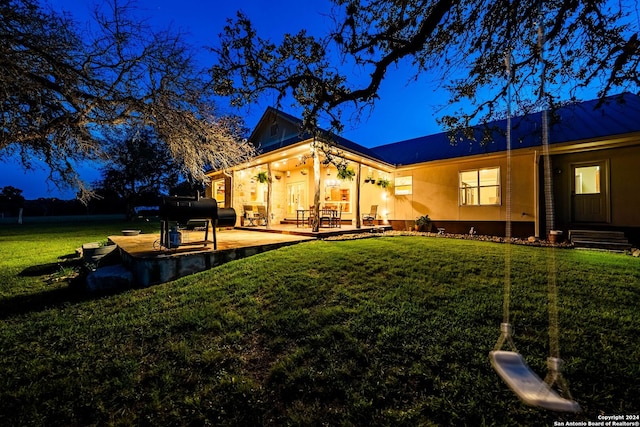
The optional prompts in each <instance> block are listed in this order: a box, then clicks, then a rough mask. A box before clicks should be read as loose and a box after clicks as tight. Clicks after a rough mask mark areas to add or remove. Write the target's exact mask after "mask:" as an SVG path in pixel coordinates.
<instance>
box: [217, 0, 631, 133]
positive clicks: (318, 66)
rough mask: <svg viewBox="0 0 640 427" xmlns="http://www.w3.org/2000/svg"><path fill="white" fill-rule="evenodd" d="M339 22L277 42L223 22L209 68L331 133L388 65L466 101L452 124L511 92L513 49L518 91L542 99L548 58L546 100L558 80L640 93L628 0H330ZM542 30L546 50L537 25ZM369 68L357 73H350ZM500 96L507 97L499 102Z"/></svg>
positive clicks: (247, 94)
mask: <svg viewBox="0 0 640 427" xmlns="http://www.w3.org/2000/svg"><path fill="white" fill-rule="evenodd" d="M333 3H334V9H333V13H332V18H333V22H334V25H333V27H332V28H330V29H329V30H328V31H327V32H326V34H325V35H324V36H322V37H312V36H309V35H308V34H307V33H306V32H305V31H304V30H302V31H300V32H299V33H297V34H286V35H284V38H283V40H282V42H281V43H279V44H275V43H273V42H272V41H270V40H267V39H263V38H261V37H260V36H259V35H258V34H257V32H256V30H255V28H254V26H253V25H252V23H251V21H250V19H249V18H248V17H247V16H246V15H244V14H242V13H238V15H237V17H236V19H235V20H229V21H228V25H227V26H226V27H225V29H224V32H223V34H222V35H221V40H220V46H219V47H218V48H217V49H215V51H216V53H217V54H218V56H219V63H218V64H217V65H215V66H213V67H212V69H211V70H210V72H211V75H212V77H213V80H214V84H215V88H216V90H217V92H218V93H219V94H222V95H227V96H230V97H231V99H232V101H233V103H234V104H236V105H246V104H250V103H252V102H255V101H256V100H257V99H258V97H260V96H261V95H262V94H264V93H266V92H275V94H276V95H277V99H278V101H279V102H280V101H282V100H284V99H286V98H287V97H292V98H293V100H294V101H295V103H297V104H299V105H300V106H301V107H302V109H303V112H302V115H303V127H304V129H303V131H309V132H315V131H316V130H317V129H318V120H319V118H320V117H328V119H329V121H330V124H331V128H332V130H336V131H340V130H341V129H342V115H343V113H344V111H345V110H346V108H348V107H352V106H353V105H355V106H356V107H357V111H359V112H362V111H363V109H365V108H366V107H371V106H373V104H374V103H375V101H376V99H377V98H378V91H379V88H380V84H381V83H382V81H383V80H384V78H385V77H386V75H387V74H388V73H389V72H390V70H391V69H392V68H394V67H411V69H412V70H413V72H414V78H415V79H419V78H421V77H422V76H426V75H428V76H434V75H437V76H438V77H437V79H438V83H439V84H440V86H441V87H444V88H447V89H448V90H449V92H450V100H449V102H450V103H451V104H458V103H459V102H460V101H464V100H470V101H472V103H473V105H474V108H473V110H472V111H467V112H466V114H456V115H455V116H448V117H444V118H442V122H443V124H445V125H446V126H448V127H450V128H464V127H467V126H468V125H469V124H470V123H471V122H472V121H473V120H479V119H487V118H491V117H492V116H495V115H496V114H498V113H499V112H500V110H501V108H500V105H501V102H502V99H503V98H504V96H505V94H506V79H505V68H504V58H505V54H506V53H507V52H511V53H512V56H513V61H512V72H513V79H512V80H513V86H514V89H515V99H516V101H517V102H519V103H520V104H521V105H525V104H526V103H528V102H530V101H531V100H532V99H533V100H536V99H539V98H540V94H541V93H542V92H541V91H540V78H539V77H540V70H541V68H542V66H543V65H544V67H545V79H546V83H545V84H546V86H547V90H546V91H545V93H546V94H547V96H548V97H549V98H550V99H543V100H540V103H544V104H545V105H546V104H549V103H550V102H552V101H554V100H553V99H552V98H554V97H555V96H557V93H558V91H559V90H560V88H562V89H563V90H564V91H565V92H566V91H567V90H568V93H569V96H571V97H573V96H574V95H575V94H576V93H579V90H580V89H581V88H584V87H587V86H593V85H597V87H598V88H599V95H600V96H605V95H608V94H611V93H612V91H614V90H632V91H636V92H637V91H638V88H639V86H640V76H639V75H638V63H639V61H640V43H639V42H638V19H637V11H636V10H634V9H633V7H632V5H629V4H626V3H625V2H610V1H606V0H594V1H590V2H579V1H575V0H574V1H565V0H546V1H541V0H497V1H495V0H465V1H461V2H456V1H452V0H404V1H391V0H370V1H366V2H363V1H359V0H333ZM540 22H542V24H543V26H544V34H545V35H546V40H545V43H544V44H543V46H544V55H541V52H540V49H539V45H538V43H537V31H538V23H540ZM356 74H357V75H364V76H366V77H365V78H364V81H357V78H354V77H353V75H356ZM502 105H503V104H502Z"/></svg>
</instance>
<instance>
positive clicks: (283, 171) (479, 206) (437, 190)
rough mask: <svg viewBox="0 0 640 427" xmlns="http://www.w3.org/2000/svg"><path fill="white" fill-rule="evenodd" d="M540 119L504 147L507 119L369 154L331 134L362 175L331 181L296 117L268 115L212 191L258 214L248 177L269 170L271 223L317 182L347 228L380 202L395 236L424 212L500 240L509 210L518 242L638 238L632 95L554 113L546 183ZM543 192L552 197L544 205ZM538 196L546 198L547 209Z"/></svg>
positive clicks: (449, 226) (261, 188) (637, 143)
mask: <svg viewBox="0 0 640 427" xmlns="http://www.w3.org/2000/svg"><path fill="white" fill-rule="evenodd" d="M541 123H542V113H535V114H529V115H526V116H521V117H515V118H513V119H512V120H511V150H510V151H507V149H506V148H507V147H506V140H507V138H506V129H507V121H506V120H501V121H496V122H492V123H489V124H487V125H486V126H477V127H476V128H474V129H473V132H474V135H475V137H474V138H473V140H470V139H468V138H467V137H464V136H462V135H448V134H447V133H440V134H435V135H429V136H424V137H420V138H415V139H410V140H406V141H399V142H394V143H391V144H384V145H379V146H375V147H372V148H367V147H364V146H362V145H359V144H357V143H355V142H352V141H349V140H347V139H345V138H341V137H339V136H332V137H331V138H330V139H331V142H332V143H333V145H334V146H335V147H336V148H335V150H337V154H338V155H339V156H341V157H342V158H344V159H346V161H348V163H349V168H350V169H352V170H354V171H356V172H359V175H358V174H356V177H357V179H356V180H352V181H350V180H341V179H339V178H338V177H337V170H336V168H335V166H333V165H331V164H328V165H327V164H323V163H322V162H321V160H322V159H321V158H320V157H321V154H319V155H318V156H317V158H318V159H319V160H320V161H319V162H318V163H319V164H316V165H314V158H313V156H312V154H314V151H313V150H314V149H313V148H312V147H314V144H313V142H314V139H313V138H312V137H310V136H307V135H299V132H298V126H299V124H300V120H299V119H298V118H296V117H293V116H291V115H289V114H286V113H283V112H281V111H278V110H276V109H273V108H268V109H267V110H266V112H265V113H264V115H263V116H262V118H261V119H260V121H259V123H258V124H257V126H256V128H255V129H254V130H253V132H252V134H251V136H250V138H249V140H250V141H251V142H253V143H254V144H255V145H256V147H257V148H258V150H259V155H258V156H257V157H256V158H254V159H253V161H251V162H250V163H248V164H243V165H239V166H237V167H235V168H233V170H231V171H225V172H224V173H223V172H221V171H218V172H212V173H211V177H212V186H211V187H210V188H209V190H208V191H209V192H210V194H209V195H210V196H211V197H215V198H217V199H218V201H219V202H220V203H221V204H224V205H225V206H232V207H235V208H236V210H238V211H239V212H240V213H241V212H242V207H243V206H245V205H264V206H266V204H267V197H268V195H267V185H266V184H261V183H260V182H258V180H256V179H255V177H256V176H257V174H258V173H259V172H260V171H268V170H270V171H271V175H272V177H273V180H272V186H271V191H272V194H271V200H272V203H271V205H270V216H271V220H272V223H278V222H280V221H285V220H295V218H296V215H297V211H298V210H300V209H309V207H310V206H311V205H313V204H314V194H315V190H316V185H317V184H318V185H319V194H320V203H321V204H322V205H323V206H325V205H326V206H331V207H333V208H336V209H338V208H339V209H340V210H341V211H342V220H343V221H347V222H348V221H351V222H352V223H353V224H356V222H357V221H356V220H357V218H358V217H359V216H360V215H362V214H363V213H366V212H369V209H370V207H371V206H372V205H376V206H378V210H377V221H378V222H379V223H385V224H391V225H392V226H393V228H394V229H405V228H407V227H408V226H409V225H410V224H411V223H412V221H414V220H415V219H416V217H418V216H421V215H425V214H426V215H429V217H430V218H431V219H432V221H433V223H434V224H435V226H437V227H439V228H444V229H446V231H447V232H453V233H467V232H468V231H469V229H470V228H471V227H474V229H475V230H476V231H477V232H478V233H479V234H489V235H504V233H505V224H506V221H507V219H508V218H507V207H508V206H510V208H511V209H510V213H511V214H510V216H511V218H510V220H511V224H512V234H513V235H514V236H519V237H527V236H541V237H544V236H545V235H546V233H547V231H548V229H549V228H555V229H560V230H564V231H565V232H566V231H567V230H570V229H572V228H581V229H593V230H618V231H624V232H625V234H626V235H627V237H628V238H629V239H630V240H632V241H633V242H639V241H640V197H639V196H638V191H637V189H636V188H635V179H634V178H635V177H637V176H638V169H639V168H640V97H638V96H637V95H633V94H630V93H624V94H622V95H617V96H612V97H609V98H606V99H604V100H603V101H599V100H593V101H586V102H582V103H575V104H569V105H565V106H563V107H560V108H559V109H557V110H555V111H553V112H550V113H549V123H550V125H549V134H548V140H549V145H548V148H547V150H548V153H549V157H548V159H550V162H548V163H549V165H548V168H547V169H546V170H548V171H549V174H550V176H549V178H548V181H550V182H552V185H547V186H545V178H544V177H545V161H544V159H545V157H544V156H543V154H544V147H543V145H542V130H543V129H542V124H541ZM450 137H453V138H454V139H455V144H452V143H451V140H450ZM478 141H481V142H478ZM508 152H510V155H507V153H508ZM316 154H318V152H317V151H316ZM509 165H510V168H511V179H510V182H507V168H508V167H509ZM314 168H315V170H316V173H314ZM316 174H317V175H318V176H317V177H316ZM316 178H317V179H316ZM372 182H373V183H372ZM380 182H389V183H390V184H391V185H390V186H389V187H386V188H385V187H384V186H380V185H378V184H379V183H380ZM316 183H317V184H316ZM508 187H510V188H508ZM545 188H547V189H548V191H549V192H551V191H552V195H553V197H552V198H551V195H550V194H549V197H545ZM546 200H552V202H553V206H551V207H549V209H547V206H546V205H547V203H546ZM239 221H241V220H239Z"/></svg>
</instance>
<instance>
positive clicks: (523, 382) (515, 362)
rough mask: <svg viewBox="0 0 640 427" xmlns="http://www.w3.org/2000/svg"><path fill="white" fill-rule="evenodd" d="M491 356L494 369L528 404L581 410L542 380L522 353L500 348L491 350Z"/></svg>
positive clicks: (556, 409)
mask: <svg viewBox="0 0 640 427" xmlns="http://www.w3.org/2000/svg"><path fill="white" fill-rule="evenodd" d="M489 357H490V359H491V365H492V366H493V369H495V371H496V372H497V373H498V375H500V377H502V379H503V380H504V382H505V383H507V385H508V386H509V388H511V390H513V392H514V393H515V394H517V395H518V397H519V398H520V399H522V401H523V402H524V403H526V404H527V405H531V406H537V407H539V408H543V409H548V410H550V411H559V412H579V411H580V405H578V404H577V403H576V402H574V401H573V400H569V399H565V398H564V397H562V396H560V395H559V394H558V393H557V392H556V391H555V390H553V389H552V388H551V387H550V386H549V385H548V384H547V383H546V382H544V381H542V380H541V379H540V377H539V376H537V375H536V373H535V372H533V371H532V370H531V368H529V366H528V365H527V363H526V362H525V360H524V358H523V357H522V355H521V354H520V353H516V352H515V351H502V350H499V351H492V352H490V353H489Z"/></svg>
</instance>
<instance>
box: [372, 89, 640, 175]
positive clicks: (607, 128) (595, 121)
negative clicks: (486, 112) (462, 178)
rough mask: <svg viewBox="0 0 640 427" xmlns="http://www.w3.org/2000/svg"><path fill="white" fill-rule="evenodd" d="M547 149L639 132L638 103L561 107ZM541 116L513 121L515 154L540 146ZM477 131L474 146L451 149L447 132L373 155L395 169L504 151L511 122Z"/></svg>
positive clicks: (634, 99)
mask: <svg viewBox="0 0 640 427" xmlns="http://www.w3.org/2000/svg"><path fill="white" fill-rule="evenodd" d="M549 123H550V129H549V143H550V144H558V143H563V142H571V141H580V140H593V139H598V138H602V137H607V136H614V135H622V134H625V133H631V132H638V131H640V97H638V96H637V95H634V94H631V93H623V94H621V95H615V96H611V97H608V98H605V99H604V100H602V101H600V100H597V99H596V100H591V101H586V102H581V103H575V104H569V105H565V106H563V107H560V108H559V109H557V110H556V111H554V112H553V113H550V114H549ZM541 124H542V113H540V112H538V113H534V114H529V115H526V116H520V117H514V118H512V120H511V148H512V149H517V148H530V147H537V146H541V145H542V125H541ZM486 127H489V128H491V129H492V133H491V137H492V138H491V139H492V141H491V142H490V143H488V144H485V145H482V144H480V143H479V142H477V141H480V140H481V137H482V130H483V129H485V128H486ZM486 127H485V126H475V127H474V133H475V135H476V138H475V139H476V141H472V140H469V139H466V138H460V139H459V141H458V143H457V144H456V145H452V144H451V142H450V140H449V137H448V134H447V133H446V132H443V133H439V134H435V135H428V136H423V137H419V138H413V139H408V140H405V141H399V142H394V143H391V144H385V145H381V146H378V147H374V148H372V149H371V150H372V151H373V152H374V153H375V154H376V155H377V156H379V157H380V158H381V159H383V160H384V161H386V162H387V163H391V164H394V165H396V166H401V165H410V164H414V163H422V162H428V161H433V160H444V159H451V158H457V157H465V156H472V155H477V154H485V153H496V152H500V151H506V149H507V143H506V128H507V120H506V119H505V120H499V121H495V122H491V123H488V124H487V126H486Z"/></svg>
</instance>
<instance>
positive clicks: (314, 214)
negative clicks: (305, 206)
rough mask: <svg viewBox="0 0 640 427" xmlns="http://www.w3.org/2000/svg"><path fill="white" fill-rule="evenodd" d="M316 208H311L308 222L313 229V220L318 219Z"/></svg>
mask: <svg viewBox="0 0 640 427" xmlns="http://www.w3.org/2000/svg"><path fill="white" fill-rule="evenodd" d="M314 208H315V206H309V218H308V220H307V221H309V227H313V219H314V218H315V217H316V210H315V209H314Z"/></svg>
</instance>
